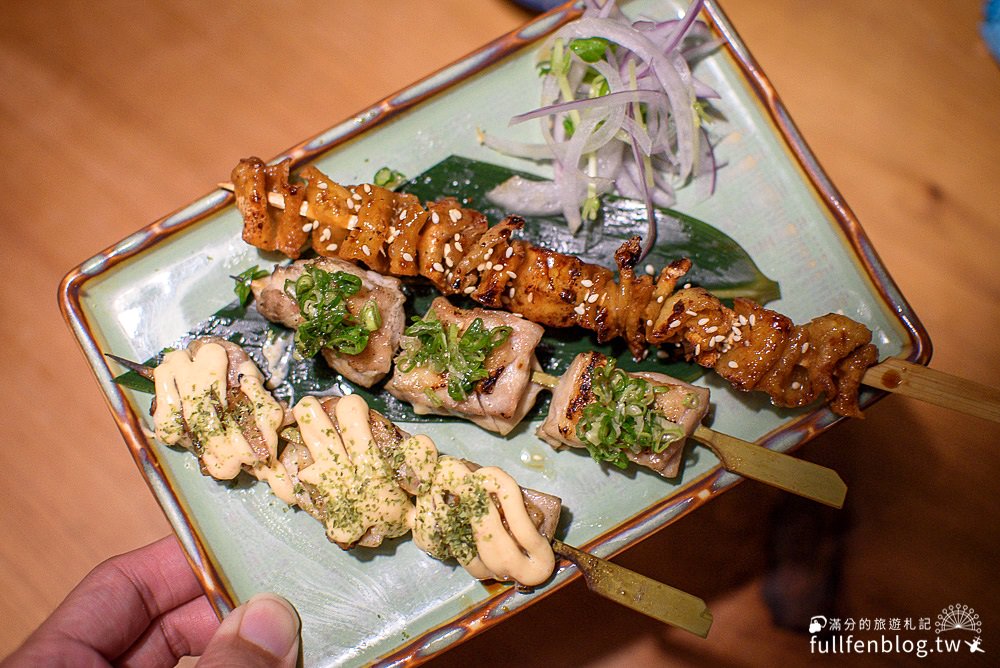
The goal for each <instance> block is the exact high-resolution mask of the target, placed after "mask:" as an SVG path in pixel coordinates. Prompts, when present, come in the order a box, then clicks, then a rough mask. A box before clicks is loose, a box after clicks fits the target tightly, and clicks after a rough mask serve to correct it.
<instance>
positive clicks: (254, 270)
mask: <svg viewBox="0 0 1000 668" xmlns="http://www.w3.org/2000/svg"><path fill="white" fill-rule="evenodd" d="M265 276H267V270H266V269H259V268H258V267H257V265H254V266H252V267H250V268H249V269H247V270H246V271H243V272H241V273H239V274H237V275H236V276H233V280H234V281H236V285H234V286H233V292H235V293H236V297H237V298H238V299H239V300H240V306H246V305H247V302H248V301H250V283H251V282H253V281H255V280H256V279H258V278H263V277H265Z"/></svg>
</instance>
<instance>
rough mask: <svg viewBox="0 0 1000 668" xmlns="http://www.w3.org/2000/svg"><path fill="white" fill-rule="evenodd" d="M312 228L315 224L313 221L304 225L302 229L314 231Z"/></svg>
mask: <svg viewBox="0 0 1000 668" xmlns="http://www.w3.org/2000/svg"><path fill="white" fill-rule="evenodd" d="M312 228H313V224H312V223H306V224H305V225H303V226H302V231H303V232H312Z"/></svg>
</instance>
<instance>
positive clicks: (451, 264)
mask: <svg viewBox="0 0 1000 668" xmlns="http://www.w3.org/2000/svg"><path fill="white" fill-rule="evenodd" d="M444 263H445V264H446V265H448V267H454V266H455V261H454V260H452V259H451V258H450V257H447V256H445V258H444Z"/></svg>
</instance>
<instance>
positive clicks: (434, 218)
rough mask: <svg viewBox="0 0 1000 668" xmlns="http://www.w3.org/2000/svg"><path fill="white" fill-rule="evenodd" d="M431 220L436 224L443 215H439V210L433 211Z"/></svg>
mask: <svg viewBox="0 0 1000 668" xmlns="http://www.w3.org/2000/svg"><path fill="white" fill-rule="evenodd" d="M431 222H432V223H434V224H435V225H436V224H437V223H440V222H441V216H439V215H438V212H437V211H432V212H431Z"/></svg>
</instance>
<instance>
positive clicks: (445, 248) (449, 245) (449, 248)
mask: <svg viewBox="0 0 1000 668" xmlns="http://www.w3.org/2000/svg"><path fill="white" fill-rule="evenodd" d="M449 253H451V244H445V245H444V255H445V257H448V254H449Z"/></svg>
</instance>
